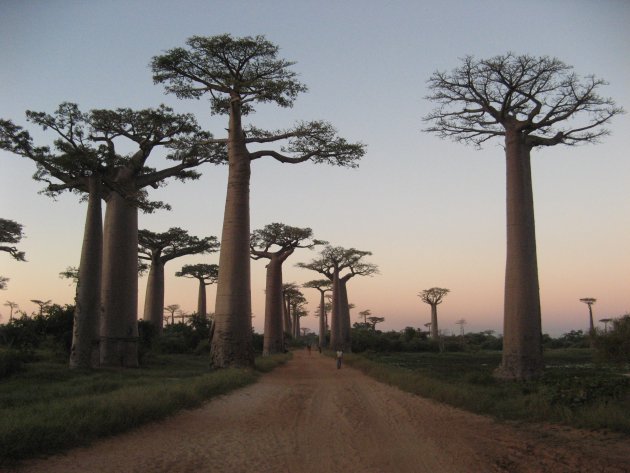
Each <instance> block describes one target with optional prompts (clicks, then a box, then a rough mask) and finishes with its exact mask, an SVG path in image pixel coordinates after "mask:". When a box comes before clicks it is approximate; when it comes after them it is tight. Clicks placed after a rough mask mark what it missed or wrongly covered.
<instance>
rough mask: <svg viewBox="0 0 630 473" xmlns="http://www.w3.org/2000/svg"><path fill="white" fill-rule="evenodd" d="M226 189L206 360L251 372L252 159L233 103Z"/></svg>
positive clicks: (237, 104) (236, 108) (252, 359)
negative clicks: (210, 340) (211, 329)
mask: <svg viewBox="0 0 630 473" xmlns="http://www.w3.org/2000/svg"><path fill="white" fill-rule="evenodd" d="M228 159H229V171H228V185H227V196H226V200H225V213H224V216H223V231H222V234H221V252H220V256H219V267H220V268H221V270H220V271H219V281H218V284H217V299H216V306H215V324H214V325H215V327H214V333H213V334H212V342H211V343H212V346H211V350H210V356H211V361H212V365H213V366H215V367H218V368H227V367H251V366H253V365H254V349H253V346H252V329H251V327H252V321H251V316H252V310H251V276H250V256H249V255H250V253H249V252H250V248H249V237H250V229H249V178H250V174H251V171H250V159H249V153H248V152H247V149H246V147H245V143H244V135H243V130H242V128H241V119H240V103H239V102H238V101H235V100H233V101H232V103H231V112H230V126H229V138H228Z"/></svg>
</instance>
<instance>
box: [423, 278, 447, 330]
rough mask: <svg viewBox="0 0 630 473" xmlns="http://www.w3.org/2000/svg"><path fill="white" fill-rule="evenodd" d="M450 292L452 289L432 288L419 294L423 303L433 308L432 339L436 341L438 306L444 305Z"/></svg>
mask: <svg viewBox="0 0 630 473" xmlns="http://www.w3.org/2000/svg"><path fill="white" fill-rule="evenodd" d="M449 292H451V290H450V289H446V288H443V287H432V288H431V289H425V290H424V291H422V292H419V293H418V297H419V298H420V299H421V300H422V302H424V303H425V304H429V305H430V306H431V338H435V339H436V340H437V338H438V319H437V306H438V305H440V304H441V303H442V300H443V299H444V297H445V296H446V295H447V294H448V293H449Z"/></svg>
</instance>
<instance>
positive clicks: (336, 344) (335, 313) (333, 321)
mask: <svg viewBox="0 0 630 473" xmlns="http://www.w3.org/2000/svg"><path fill="white" fill-rule="evenodd" d="M341 312H342V309H341V302H340V297H339V270H338V269H337V268H335V269H334V271H333V278H332V314H331V315H330V346H331V348H332V349H333V350H339V349H341V340H342V339H341V318H342V317H343V316H342V313H341Z"/></svg>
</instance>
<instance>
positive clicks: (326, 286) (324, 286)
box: [302, 279, 332, 348]
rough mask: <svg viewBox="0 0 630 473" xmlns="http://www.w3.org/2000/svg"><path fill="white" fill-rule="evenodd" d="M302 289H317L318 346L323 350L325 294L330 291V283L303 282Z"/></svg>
mask: <svg viewBox="0 0 630 473" xmlns="http://www.w3.org/2000/svg"><path fill="white" fill-rule="evenodd" d="M302 287H305V288H309V289H317V290H318V291H319V295H320V298H319V316H318V317H319V346H320V347H322V348H324V347H325V346H326V330H327V321H326V313H327V311H326V306H327V304H326V300H325V297H326V293H327V292H330V291H332V283H331V281H330V280H329V279H314V280H312V281H308V282H305V283H304V284H302Z"/></svg>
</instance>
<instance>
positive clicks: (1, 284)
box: [0, 276, 10, 290]
mask: <svg viewBox="0 0 630 473" xmlns="http://www.w3.org/2000/svg"><path fill="white" fill-rule="evenodd" d="M9 281H10V279H9V278H5V277H4V276H0V290H4V289H6V288H7V282H9Z"/></svg>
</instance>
